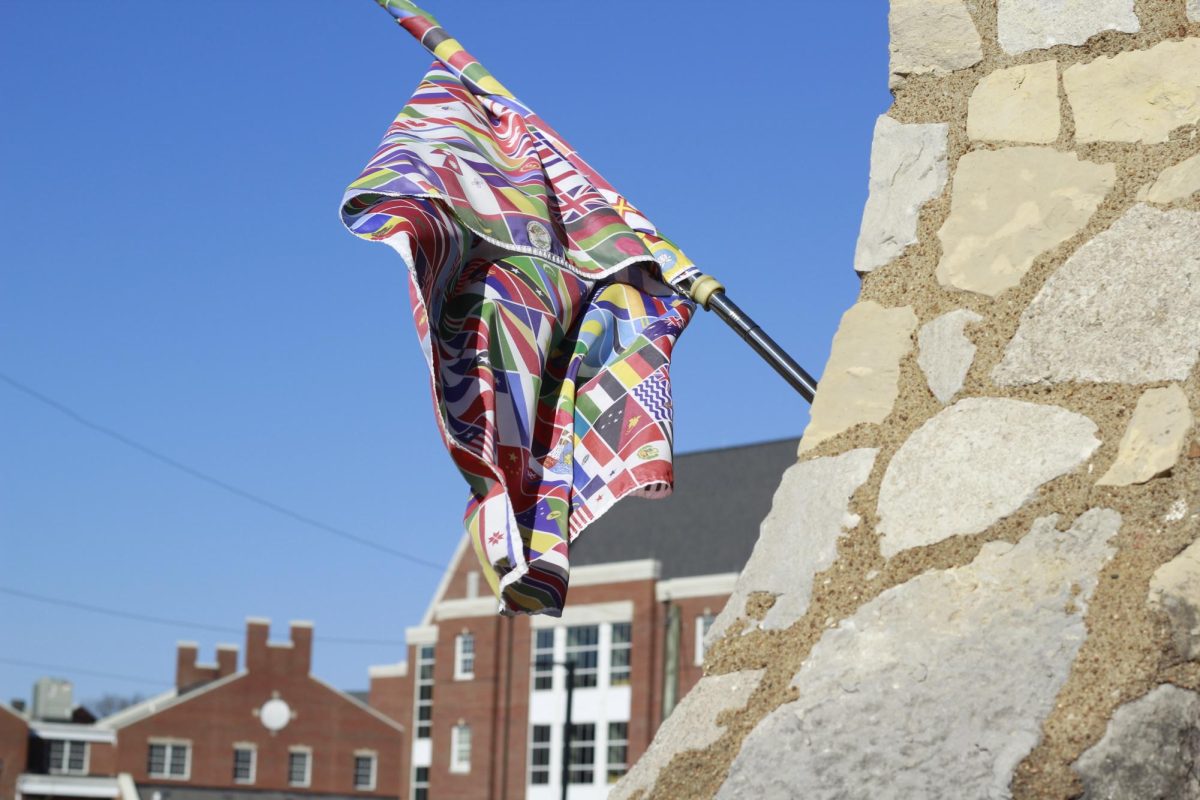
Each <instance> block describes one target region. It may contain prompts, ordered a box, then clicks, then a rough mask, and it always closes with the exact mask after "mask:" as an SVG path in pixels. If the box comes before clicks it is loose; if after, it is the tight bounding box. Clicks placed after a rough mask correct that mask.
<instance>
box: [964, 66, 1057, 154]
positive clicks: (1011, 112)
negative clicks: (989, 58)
mask: <svg viewBox="0 0 1200 800" xmlns="http://www.w3.org/2000/svg"><path fill="white" fill-rule="evenodd" d="M1059 124H1060V112H1059V104H1058V64H1057V62H1055V61H1042V62H1040V63H1037V64H1024V65H1022V66H1018V67H1010V68H1009V69H998V70H996V71H995V72H993V73H992V74H990V75H986V76H984V78H983V80H981V81H979V85H978V86H976V87H975V91H973V92H972V93H971V99H970V101H969V102H968V104H967V135H968V136H970V137H971V138H972V139H983V140H988V141H1008V142H1032V143H1034V144H1050V143H1051V142H1053V141H1054V140H1055V139H1057V138H1058V129H1059Z"/></svg>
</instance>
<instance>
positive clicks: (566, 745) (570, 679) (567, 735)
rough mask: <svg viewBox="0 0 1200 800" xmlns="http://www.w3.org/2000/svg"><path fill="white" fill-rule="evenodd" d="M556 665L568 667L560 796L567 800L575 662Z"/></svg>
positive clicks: (561, 662)
mask: <svg viewBox="0 0 1200 800" xmlns="http://www.w3.org/2000/svg"><path fill="white" fill-rule="evenodd" d="M553 663H554V666H556V667H566V668H567V719H566V721H565V722H563V746H562V778H561V780H562V792H561V794H560V795H559V797H561V798H562V800H567V786H568V785H569V784H570V777H571V706H572V704H573V702H574V700H575V662H574V661H565V662H564V661H555V662H553Z"/></svg>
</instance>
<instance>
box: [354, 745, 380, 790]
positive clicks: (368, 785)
mask: <svg viewBox="0 0 1200 800" xmlns="http://www.w3.org/2000/svg"><path fill="white" fill-rule="evenodd" d="M354 788H355V789H374V788H375V752H374V751H373V750H360V751H358V752H357V753H355V754H354Z"/></svg>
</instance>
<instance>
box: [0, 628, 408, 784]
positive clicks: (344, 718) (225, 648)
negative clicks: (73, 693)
mask: <svg viewBox="0 0 1200 800" xmlns="http://www.w3.org/2000/svg"><path fill="white" fill-rule="evenodd" d="M269 629H270V624H269V622H268V621H267V620H262V619H251V620H248V621H247V625H246V659H245V665H244V666H243V667H242V668H241V669H239V668H238V648H237V647H235V646H232V645H221V646H219V647H218V648H217V659H216V662H215V663H213V664H200V663H198V662H197V646H196V645H195V644H192V643H190V642H188V643H181V644H180V645H179V646H178V651H177V656H176V668H175V688H174V689H172V690H170V691H168V692H165V693H164V694H161V695H159V696H158V697H154V698H151V699H149V700H146V701H144V702H141V703H138V704H136V705H133V706H130V707H129V708H126V709H124V710H123V711H119V712H117V713H116V714H113V715H112V716H109V717H106V718H104V719H102V720H99V721H98V722H95V723H93V724H79V723H72V722H68V721H51V720H41V719H30V720H20V721H21V722H24V723H25V725H26V726H27V733H26V734H25V735H24V736H23V737H22V740H23V741H28V743H29V751H28V756H27V757H26V758H25V759H24V760H21V761H19V762H18V763H20V764H21V765H22V767H23V768H24V772H23V773H22V774H21V775H20V776H19V777H18V778H17V781H16V794H17V796H18V797H20V798H23V799H24V800H28V799H29V798H57V797H63V798H68V797H69V798H113V799H115V798H120V799H121V800H249V798H283V797H284V796H287V797H296V796H308V797H319V798H329V799H330V800H337V799H340V798H364V800H366V799H367V798H370V799H371V800H384V799H385V798H386V800H397V799H398V798H399V797H400V796H401V784H402V781H403V780H404V775H405V774H406V770H407V767H408V764H407V755H408V751H409V748H408V737H407V735H406V733H405V731H404V726H403V725H401V724H400V723H398V722H396V721H394V720H392V719H390V718H388V717H386V716H384V715H383V714H382V713H380V712H379V711H377V710H375V709H373V708H371V707H369V706H368V705H367V704H365V703H363V702H362V701H360V700H358V699H356V698H354V697H352V696H351V695H348V694H346V693H344V692H341V691H338V690H337V689H334V688H333V687H331V686H329V685H328V684H326V683H324V682H322V681H321V680H320V679H318V678H315V677H313V676H312V675H311V674H310V666H311V664H312V633H313V632H312V626H311V625H310V624H308V623H303V622H293V623H292V625H291V640H290V641H287V642H271V641H269V640H268V633H269ZM0 716H3V713H2V712H0ZM4 724H6V723H5V721H4V720H0V725H4ZM12 741H14V740H13V739H12V738H11V737H10V736H8V735H3V733H2V732H0V750H3V749H4V748H7V747H10V746H12V744H11V742H12ZM14 757H15V758H17V759H20V754H17V755H15V756H14ZM5 760H6V763H7V758H6V759H5ZM6 770H7V767H6ZM0 785H3V784H0ZM4 800H8V798H7V796H6V797H5V798H4Z"/></svg>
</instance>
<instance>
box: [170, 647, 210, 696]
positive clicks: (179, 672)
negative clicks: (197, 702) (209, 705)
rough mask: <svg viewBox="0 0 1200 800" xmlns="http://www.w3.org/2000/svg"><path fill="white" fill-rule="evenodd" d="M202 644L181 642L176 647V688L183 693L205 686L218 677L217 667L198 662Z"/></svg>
mask: <svg viewBox="0 0 1200 800" xmlns="http://www.w3.org/2000/svg"><path fill="white" fill-rule="evenodd" d="M199 655H200V646H199V645H197V644H196V643H195V642H179V643H178V645H176V649H175V689H176V690H177V691H178V692H179V693H180V694H183V693H184V692H188V691H191V690H192V689H195V688H197V687H198V686H203V685H204V684H206V683H208V682H209V681H211V680H215V679H216V677H217V668H216V667H210V666H204V665H200V664H198V663H197V659H198V657H199Z"/></svg>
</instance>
